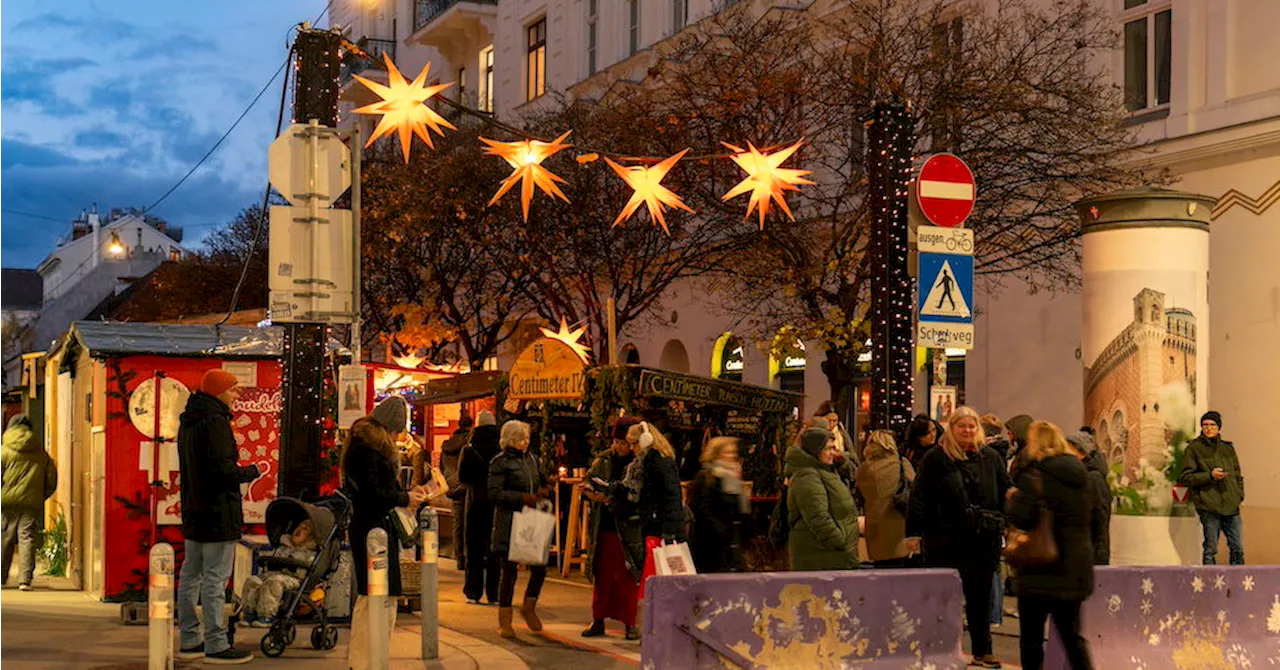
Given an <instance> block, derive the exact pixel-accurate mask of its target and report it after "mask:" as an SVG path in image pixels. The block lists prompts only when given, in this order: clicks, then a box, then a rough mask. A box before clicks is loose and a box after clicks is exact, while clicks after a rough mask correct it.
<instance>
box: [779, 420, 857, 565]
mask: <svg viewBox="0 0 1280 670" xmlns="http://www.w3.org/2000/svg"><path fill="white" fill-rule="evenodd" d="M835 456H836V447H835V438H834V437H833V436H832V434H831V431H829V430H826V429H824V428H810V429H809V430H806V431H805V432H804V435H802V436H801V438H800V447H798V448H797V447H792V448H791V449H790V450H788V451H787V457H786V475H787V477H788V478H789V479H790V482H791V484H790V488H788V490H787V513H788V517H789V519H788V521H789V522H790V524H791V532H790V534H789V536H788V539H787V553H788V554H789V555H790V558H791V569H792V570H851V569H854V568H857V567H858V507H857V505H855V504H854V502H853V496H852V495H851V494H850V493H849V488H848V487H847V486H845V485H844V482H843V481H841V480H840V475H838V474H837V473H836V470H835V467H834V466H833V465H832V463H833V461H834V460H835Z"/></svg>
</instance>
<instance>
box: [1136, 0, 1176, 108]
mask: <svg viewBox="0 0 1280 670" xmlns="http://www.w3.org/2000/svg"><path fill="white" fill-rule="evenodd" d="M1153 4H1157V3H1155V2H1151V1H1149V0H1124V8H1125V9H1126V10H1130V9H1132V10H1135V11H1132V12H1131V11H1126V12H1125V19H1126V20H1125V21H1124V104H1125V107H1126V108H1128V109H1129V111H1138V110H1143V109H1149V108H1151V107H1157V106H1160V105H1165V104H1168V103H1169V97H1170V92H1171V91H1170V89H1171V88H1172V86H1171V85H1172V80H1173V67H1172V65H1173V62H1172V61H1173V58H1172V56H1173V39H1172V38H1173V31H1172V27H1173V26H1172V24H1173V11H1172V10H1170V9H1167V8H1166V9H1163V11H1159V10H1160V7H1152V6H1151V5H1153ZM1160 4H1162V5H1163V6H1165V7H1167V6H1168V3H1167V2H1166V3H1160ZM1135 12H1136V14H1137V16H1133V15H1134V14H1135Z"/></svg>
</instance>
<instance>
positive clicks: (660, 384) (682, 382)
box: [625, 365, 804, 412]
mask: <svg viewBox="0 0 1280 670" xmlns="http://www.w3.org/2000/svg"><path fill="white" fill-rule="evenodd" d="M625 367H626V368H627V369H629V370H631V371H632V374H634V375H636V379H637V384H638V388H637V390H636V391H637V393H639V394H640V395H642V396H650V397H657V398H671V399H674V400H688V401H691V402H700V403H706V404H709V405H722V406H725V407H734V408H737V409H744V410H752V411H758V412H785V411H790V410H791V409H792V408H794V407H799V406H800V402H801V401H802V400H804V395H803V394H800V393H792V392H790V391H779V390H776V389H771V388H765V387H763V386H755V385H753V384H744V383H742V382H732V381H727V380H724V379H716V378H714V377H700V376H698V375H691V374H688V373H685V372H673V371H671V370H661V369H658V368H647V367H643V366H639V365H627V366H625Z"/></svg>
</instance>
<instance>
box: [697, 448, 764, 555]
mask: <svg viewBox="0 0 1280 670" xmlns="http://www.w3.org/2000/svg"><path fill="white" fill-rule="evenodd" d="M701 461H702V470H701V471H700V472H699V473H698V475H697V476H696V477H694V479H693V483H692V484H691V485H690V486H689V507H690V508H691V509H692V510H693V533H692V534H691V537H690V540H691V543H690V547H689V548H690V550H691V551H692V553H693V564H694V566H696V567H697V568H698V572H700V573H708V572H741V571H742V526H743V521H745V520H746V518H747V515H748V514H750V512H751V500H750V499H749V498H748V497H747V494H746V491H745V490H744V489H743V486H742V461H741V460H740V459H739V457H738V438H736V437H713V438H711V439H710V440H707V444H706V446H704V447H703V448H702V458H701Z"/></svg>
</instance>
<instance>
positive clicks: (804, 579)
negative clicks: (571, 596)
mask: <svg viewBox="0 0 1280 670" xmlns="http://www.w3.org/2000/svg"><path fill="white" fill-rule="evenodd" d="M961 611H962V610H961V590H960V576H959V575H958V574H957V573H956V572H955V571H954V570H856V571H847V572H760V573H744V574H733V575H697V576H689V577H654V578H652V579H651V580H650V581H649V582H648V585H647V586H646V592H645V600H644V626H645V630H644V637H643V638H642V642H641V645H640V658H641V661H640V665H641V667H642V668H644V669H645V670H667V669H672V670H693V669H695V668H716V669H723V668H725V667H741V668H806V669H814V670H819V669H823V668H832V669H835V668H844V667H854V666H856V667H858V668H885V669H888V668H893V669H894V670H900V669H901V668H933V669H936V670H946V669H951V668H955V669H961V668H964V667H965V659H964V657H963V656H962V655H961V653H960V635H961V623H960V620H961V616H960V612H961Z"/></svg>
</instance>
